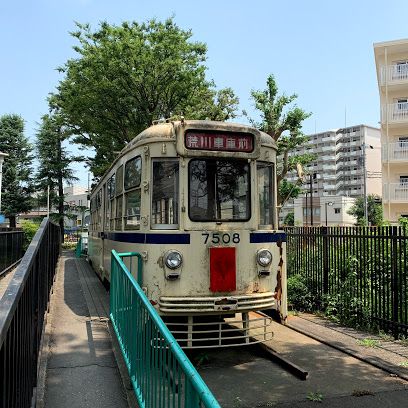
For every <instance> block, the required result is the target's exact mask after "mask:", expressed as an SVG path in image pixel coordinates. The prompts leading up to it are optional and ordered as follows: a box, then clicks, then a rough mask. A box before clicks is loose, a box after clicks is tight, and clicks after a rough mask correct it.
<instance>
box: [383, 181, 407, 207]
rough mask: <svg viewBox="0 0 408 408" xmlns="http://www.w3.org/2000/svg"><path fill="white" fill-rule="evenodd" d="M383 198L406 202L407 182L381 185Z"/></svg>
mask: <svg viewBox="0 0 408 408" xmlns="http://www.w3.org/2000/svg"><path fill="white" fill-rule="evenodd" d="M383 192H384V195H383V200H384V201H387V202H388V201H391V202H398V203H406V202H408V183H390V184H384V185H383Z"/></svg>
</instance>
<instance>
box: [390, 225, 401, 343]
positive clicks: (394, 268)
mask: <svg viewBox="0 0 408 408" xmlns="http://www.w3.org/2000/svg"><path fill="white" fill-rule="evenodd" d="M391 228H392V229H391V253H392V261H391V298H392V322H393V327H392V334H393V335H394V337H395V338H398V321H399V319H398V306H399V305H398V302H399V296H398V272H399V271H398V237H399V235H398V227H396V226H393V227H391ZM400 232H401V231H400Z"/></svg>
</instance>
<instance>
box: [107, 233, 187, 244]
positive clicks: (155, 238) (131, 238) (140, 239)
mask: <svg viewBox="0 0 408 408" xmlns="http://www.w3.org/2000/svg"><path fill="white" fill-rule="evenodd" d="M105 238H106V239H109V240H110V241H118V242H128V243H132V244H190V234H157V233H153V234H144V233H140V232H105Z"/></svg>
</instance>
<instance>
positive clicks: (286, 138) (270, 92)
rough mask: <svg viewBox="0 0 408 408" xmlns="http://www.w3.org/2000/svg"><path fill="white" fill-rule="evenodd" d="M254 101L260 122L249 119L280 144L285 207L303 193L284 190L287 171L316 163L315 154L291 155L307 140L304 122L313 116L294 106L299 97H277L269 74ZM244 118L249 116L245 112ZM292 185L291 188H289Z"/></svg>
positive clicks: (254, 93)
mask: <svg viewBox="0 0 408 408" xmlns="http://www.w3.org/2000/svg"><path fill="white" fill-rule="evenodd" d="M251 96H252V99H253V100H254V101H255V107H256V109H257V110H258V111H259V112H260V115H261V120H260V121H256V120H254V119H251V118H248V119H249V121H250V123H251V124H252V125H253V126H254V127H256V128H258V129H260V130H262V131H264V132H266V133H267V134H268V135H270V136H271V137H272V138H273V139H274V140H275V141H276V143H277V147H278V155H279V157H280V158H281V162H280V163H278V166H277V180H278V186H279V188H278V200H277V201H278V206H282V205H283V204H284V203H285V201H286V200H287V199H289V198H296V197H297V196H298V195H299V193H300V188H296V187H298V186H297V185H290V183H288V182H286V185H285V186H282V187H281V183H283V181H284V179H285V177H286V175H287V174H288V172H290V171H293V170H294V169H295V168H296V164H297V163H300V164H302V165H303V166H307V165H308V164H309V163H311V162H312V161H313V160H315V157H316V156H315V155H312V154H309V153H305V154H302V155H295V154H291V153H293V151H294V150H295V149H296V148H298V147H301V146H303V145H304V144H305V143H306V142H307V141H308V137H307V136H305V135H304V134H303V133H302V125H303V121H304V120H305V119H307V118H308V117H309V116H310V115H311V114H310V113H307V112H305V111H304V110H302V109H300V108H299V107H297V106H296V105H294V106H293V105H292V106H291V104H292V103H293V102H294V101H295V100H296V99H297V95H296V94H293V95H290V96H286V95H284V94H283V95H278V86H277V84H276V80H275V78H274V76H273V75H269V76H268V78H267V80H266V89H264V90H262V91H252V92H251ZM244 115H245V116H248V115H247V113H246V112H244ZM289 185H290V188H288V186H289Z"/></svg>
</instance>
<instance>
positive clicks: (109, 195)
mask: <svg viewBox="0 0 408 408" xmlns="http://www.w3.org/2000/svg"><path fill="white" fill-rule="evenodd" d="M106 184H107V186H106V206H105V229H106V230H113V228H114V225H113V223H114V219H115V212H114V211H115V205H114V204H115V202H114V197H115V175H112V176H111V178H110V179H109V180H108V182H107V183H106Z"/></svg>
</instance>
